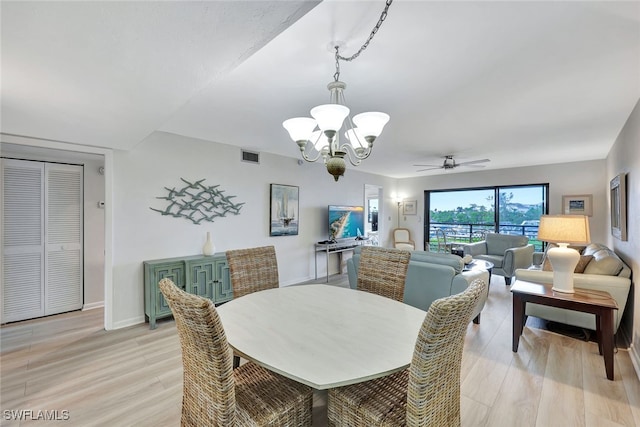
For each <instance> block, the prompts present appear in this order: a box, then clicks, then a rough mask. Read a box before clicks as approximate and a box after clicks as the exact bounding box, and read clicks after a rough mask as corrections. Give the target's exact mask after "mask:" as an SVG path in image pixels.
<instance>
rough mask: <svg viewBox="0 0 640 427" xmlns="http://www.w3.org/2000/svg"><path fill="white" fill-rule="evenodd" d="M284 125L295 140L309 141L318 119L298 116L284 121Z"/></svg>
mask: <svg viewBox="0 0 640 427" xmlns="http://www.w3.org/2000/svg"><path fill="white" fill-rule="evenodd" d="M282 127H284V128H285V129H286V130H287V132H289V136H290V137H291V139H293V140H294V141H296V142H297V141H308V140H309V138H310V136H311V132H313V129H315V127H316V121H315V120H313V119H312V118H309V117H296V118H293V119H289V120H285V121H284V122H282Z"/></svg>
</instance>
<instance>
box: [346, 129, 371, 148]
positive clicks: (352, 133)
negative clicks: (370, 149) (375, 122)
mask: <svg viewBox="0 0 640 427" xmlns="http://www.w3.org/2000/svg"><path fill="white" fill-rule="evenodd" d="M344 136H346V137H347V139H348V140H349V142H350V143H351V145H352V146H353V148H367V141H366V140H365V139H364V135H362V134H361V133H360V129H358V128H353V129H349V130H348V131H346V132H345V133H344Z"/></svg>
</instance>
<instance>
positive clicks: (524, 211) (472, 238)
mask: <svg viewBox="0 0 640 427" xmlns="http://www.w3.org/2000/svg"><path fill="white" fill-rule="evenodd" d="M548 194H549V184H531V185H517V186H505V187H481V188H466V189H449V190H433V191H425V218H427V221H425V230H424V236H425V242H426V243H425V250H433V251H437V250H438V248H442V247H443V245H442V242H440V245H438V243H439V242H438V238H437V234H439V235H440V236H442V235H443V234H444V236H445V238H446V240H447V244H448V247H451V245H454V244H455V243H469V242H476V241H480V240H483V239H484V234H485V233H487V232H492V233H495V232H497V233H503V234H522V235H525V236H527V237H529V242H530V243H532V244H533V245H534V246H535V247H536V250H542V242H539V241H538V240H537V234H538V223H539V221H540V216H541V215H543V214H546V213H548V212H549V210H548V205H547V200H548ZM439 230H442V232H439ZM436 232H437V233H436ZM441 239H442V237H441Z"/></svg>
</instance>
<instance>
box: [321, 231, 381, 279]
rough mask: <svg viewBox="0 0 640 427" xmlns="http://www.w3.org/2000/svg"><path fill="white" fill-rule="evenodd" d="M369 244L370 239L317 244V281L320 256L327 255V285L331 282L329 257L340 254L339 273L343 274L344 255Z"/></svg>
mask: <svg viewBox="0 0 640 427" xmlns="http://www.w3.org/2000/svg"><path fill="white" fill-rule="evenodd" d="M368 242H369V239H362V240H354V239H348V240H342V241H338V242H335V243H316V244H315V245H314V249H315V269H316V280H317V279H318V254H319V253H323V252H324V253H325V254H326V258H327V278H326V281H327V283H328V282H329V255H330V254H338V271H339V272H340V273H342V253H343V252H346V251H353V250H354V249H355V248H357V247H358V246H362V245H365V244H367V243H368Z"/></svg>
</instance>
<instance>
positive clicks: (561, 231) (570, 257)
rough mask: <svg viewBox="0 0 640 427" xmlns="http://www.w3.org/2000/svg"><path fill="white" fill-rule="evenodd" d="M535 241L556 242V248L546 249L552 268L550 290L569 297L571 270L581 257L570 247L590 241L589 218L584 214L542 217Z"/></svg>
mask: <svg viewBox="0 0 640 427" xmlns="http://www.w3.org/2000/svg"><path fill="white" fill-rule="evenodd" d="M538 240H542V241H545V242H549V243H556V244H557V245H558V246H559V247H557V248H550V249H549V250H547V256H548V257H549V261H550V262H551V267H552V268H553V288H552V289H553V290H554V291H557V292H564V293H569V294H572V293H574V290H573V271H574V270H575V268H576V265H578V262H579V261H580V254H579V253H578V251H576V250H575V249H571V248H569V247H568V245H569V244H574V245H586V244H587V243H589V242H590V241H591V236H590V234H589V217H587V216H584V215H542V216H541V217H540V225H539V227H538Z"/></svg>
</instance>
